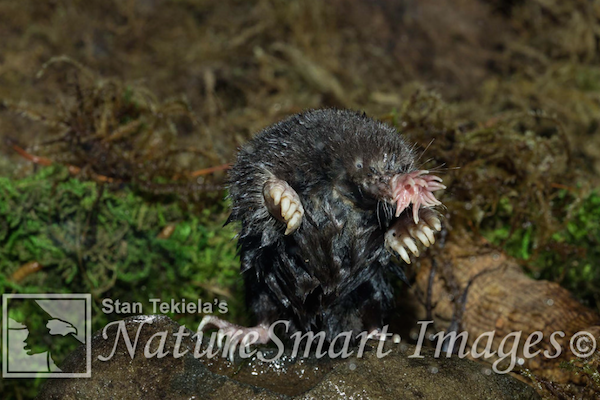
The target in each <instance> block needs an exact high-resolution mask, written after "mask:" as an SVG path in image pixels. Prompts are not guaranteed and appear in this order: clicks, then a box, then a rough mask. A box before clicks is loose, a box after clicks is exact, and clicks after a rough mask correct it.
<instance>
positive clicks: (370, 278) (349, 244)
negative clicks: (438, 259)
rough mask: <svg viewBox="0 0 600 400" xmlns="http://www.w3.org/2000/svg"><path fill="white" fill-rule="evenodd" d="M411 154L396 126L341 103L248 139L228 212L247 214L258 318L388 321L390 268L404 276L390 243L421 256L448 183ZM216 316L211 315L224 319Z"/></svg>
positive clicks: (355, 327) (251, 293)
mask: <svg viewBox="0 0 600 400" xmlns="http://www.w3.org/2000/svg"><path fill="white" fill-rule="evenodd" d="M414 164H415V154H414V152H413V150H412V148H411V147H410V146H409V145H408V144H406V142H405V141H404V140H403V139H402V137H401V136H400V135H399V134H398V133H397V132H396V131H395V130H394V129H393V128H390V127H388V126H387V125H384V124H382V123H379V122H376V121H374V120H371V119H369V118H367V117H365V116H363V115H360V114H357V113H355V112H352V111H344V110H315V111H308V112H305V113H302V114H299V115H295V116H292V117H290V118H288V119H286V120H285V121H283V122H280V123H278V124H275V125H273V126H271V127H269V128H267V129H265V130H264V131H262V132H260V133H259V134H258V135H257V136H256V137H255V138H254V139H252V140H251V141H250V142H249V143H247V144H246V145H245V146H244V147H243V148H242V149H241V150H240V152H239V154H238V158H237V162H236V164H235V165H234V167H233V169H232V170H231V174H230V186H229V189H230V197H231V200H232V203H233V210H232V214H231V217H230V221H239V222H241V232H240V234H239V238H238V246H239V250H240V256H241V262H242V267H241V273H242V275H243V278H244V281H245V285H246V296H247V302H248V305H249V307H250V309H251V310H252V312H253V313H254V314H255V316H256V317H257V319H258V322H259V325H258V327H257V328H259V329H263V328H264V327H266V326H268V325H269V324H270V323H272V322H275V321H277V320H289V321H290V329H291V330H292V331H303V332H307V331H325V333H326V336H327V338H328V339H329V340H331V339H332V338H333V337H334V336H335V335H337V334H339V333H341V332H345V331H353V332H354V333H355V334H357V333H358V332H362V331H369V332H371V331H373V330H376V329H378V328H380V327H381V326H382V323H383V319H384V317H385V315H386V311H387V310H388V309H389V308H390V306H391V304H392V296H393V293H392V281H393V276H394V275H395V276H398V277H401V278H403V277H404V275H403V271H402V268H401V267H400V266H399V265H398V264H397V263H395V262H393V260H392V257H393V255H394V254H397V255H399V256H400V257H401V258H402V259H404V260H405V261H406V262H408V263H409V262H410V258H409V255H408V252H407V251H406V249H408V250H409V251H410V252H412V253H413V254H414V255H416V256H418V254H419V249H418V247H417V243H418V242H421V243H422V244H423V245H425V246H429V245H430V244H431V243H433V241H434V239H433V231H434V230H439V229H440V228H441V225H440V221H439V219H438V218H437V215H436V213H435V212H434V211H432V210H430V209H429V208H431V207H433V206H435V205H437V204H440V203H439V201H437V200H436V199H435V198H434V197H433V195H432V191H435V190H438V189H441V188H443V187H444V186H443V185H441V183H439V182H440V181H441V179H439V178H438V177H436V176H433V175H428V172H427V171H418V170H416V169H415V165H414ZM216 320H217V319H216V318H213V320H210V321H206V322H207V323H208V324H211V325H215V326H218V327H220V328H225V327H226V325H227V323H222V324H219V323H215V322H216ZM219 321H221V320H219ZM260 327H262V328H260ZM257 328H253V329H257ZM263 330H264V329H263ZM263 333H264V332H263ZM261 338H264V335H262V334H261Z"/></svg>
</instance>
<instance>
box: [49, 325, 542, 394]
mask: <svg viewBox="0 0 600 400" xmlns="http://www.w3.org/2000/svg"><path fill="white" fill-rule="evenodd" d="M138 332H139V336H138V339H137V346H136V345H135V340H136V335H138ZM105 333H106V336H103V332H97V333H96V334H95V335H94V336H93V339H92V377H91V378H89V379H49V380H48V382H46V384H45V385H44V387H43V388H42V391H41V392H40V394H39V396H38V399H87V398H90V399H91V398H93V399H141V398H143V399H227V400H231V399H238V398H240V399H243V398H247V399H311V398H322V399H339V398H355V399H368V398H378V399H386V398H389V399H537V398H539V397H538V395H537V394H536V393H535V391H534V390H533V389H532V388H531V387H529V386H527V385H526V384H524V383H522V382H520V381H518V380H516V379H514V378H513V377H511V376H508V375H497V374H495V373H493V372H491V371H490V369H489V368H487V367H486V366H484V365H481V364H478V363H475V362H472V361H469V360H461V359H459V358H450V359H447V358H439V359H436V358H433V357H432V352H430V351H428V350H426V349H423V350H422V352H421V354H422V355H424V356H425V357H424V358H408V357H409V356H410V355H412V354H413V353H414V351H415V350H414V347H412V346H408V345H395V344H391V343H388V344H386V346H385V348H384V349H383V350H384V351H387V350H391V352H390V353H389V354H388V355H386V356H385V357H382V358H378V357H377V344H378V343H377V342H373V343H374V345H372V346H367V347H366V349H365V352H364V354H363V356H362V357H361V358H358V357H356V351H355V352H354V354H353V355H351V356H350V357H348V358H346V359H341V358H339V359H329V358H328V357H323V358H321V359H317V358H315V357H309V358H296V359H291V358H290V357H289V355H288V354H289V353H284V355H283V356H282V357H281V358H279V359H278V361H271V362H263V361H260V360H259V359H257V357H256V355H255V356H254V357H251V358H248V359H238V360H236V362H235V363H230V362H229V361H227V360H226V359H224V358H222V357H213V358H208V357H207V356H203V357H195V354H194V352H196V353H202V352H205V351H206V350H207V348H206V346H205V345H203V346H199V347H198V348H196V341H195V340H194V339H193V338H192V332H190V331H189V330H187V329H185V328H183V327H181V326H180V325H179V324H177V323H176V322H174V321H173V320H171V319H170V318H168V317H164V316H138V317H131V318H127V319H125V320H123V321H120V322H119V323H114V324H113V325H111V326H109V327H108V328H107V329H106V332H105ZM123 333H127V337H128V338H129V340H130V345H129V347H128V345H127V341H126V340H124V338H125V336H124V335H123ZM117 336H118V338H119V339H118V342H117V345H116V346H115V338H116V337H117ZM205 342H207V340H205ZM315 347H316V346H315V345H313V348H315ZM326 350H327V349H325V351H326ZM84 351H85V349H84V348H83V347H82V348H80V349H78V350H77V351H75V352H74V353H73V354H71V355H70V356H69V357H68V358H67V359H66V360H65V363H64V364H63V365H62V369H63V371H80V370H81V368H82V364H84V363H85V362H86V360H85V354H84ZM276 352H277V349H274V350H272V352H271V351H270V350H265V351H264V352H263V353H262V354H263V357H265V358H272V357H274V355H275V353H276ZM131 354H133V358H132V357H131ZM99 357H100V358H99ZM103 360H105V361H103Z"/></svg>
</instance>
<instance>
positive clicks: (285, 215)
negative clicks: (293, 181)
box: [263, 178, 304, 235]
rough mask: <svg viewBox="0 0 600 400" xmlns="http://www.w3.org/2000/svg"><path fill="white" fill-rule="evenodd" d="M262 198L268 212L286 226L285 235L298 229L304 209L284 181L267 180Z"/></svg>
mask: <svg viewBox="0 0 600 400" xmlns="http://www.w3.org/2000/svg"><path fill="white" fill-rule="evenodd" d="M263 196H264V198H265V204H266V206H267V209H268V210H269V212H270V213H271V214H272V215H273V216H274V217H275V218H277V219H278V220H280V221H281V222H284V223H285V224H286V229H285V234H286V235H289V234H290V233H292V232H294V231H295V230H296V229H298V228H299V227H300V225H301V224H302V218H303V217H304V207H302V202H301V201H300V197H299V196H298V193H296V191H295V190H294V189H293V188H292V187H291V186H290V185H289V184H288V183H287V182H286V181H283V180H281V179H277V178H271V179H269V180H268V181H267V182H266V183H265V186H264V187H263Z"/></svg>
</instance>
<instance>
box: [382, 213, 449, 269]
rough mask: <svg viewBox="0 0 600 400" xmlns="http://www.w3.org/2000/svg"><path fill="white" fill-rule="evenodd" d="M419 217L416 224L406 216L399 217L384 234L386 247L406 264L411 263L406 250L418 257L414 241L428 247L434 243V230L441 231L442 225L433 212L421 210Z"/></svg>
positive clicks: (418, 252)
mask: <svg viewBox="0 0 600 400" xmlns="http://www.w3.org/2000/svg"><path fill="white" fill-rule="evenodd" d="M420 217H421V218H420V220H419V222H418V223H414V221H413V219H412V218H410V217H408V216H405V217H404V218H402V217H401V218H400V219H398V220H397V221H396V222H395V223H394V224H393V225H392V226H391V227H390V228H389V229H388V231H387V232H386V233H385V244H386V246H387V247H388V248H389V249H391V250H393V251H395V252H396V253H397V254H398V255H399V256H400V258H401V259H402V260H404V262H406V263H407V264H410V263H411V259H410V256H409V253H408V251H407V250H410V252H411V253H412V254H414V255H415V257H419V255H420V251H419V248H418V247H417V244H416V240H418V241H420V242H421V243H422V244H423V245H424V246H425V247H429V246H431V245H432V244H434V243H435V235H434V230H435V231H440V230H441V229H442V223H441V221H440V219H439V218H438V216H437V214H436V213H435V212H434V211H432V210H428V209H422V210H420ZM432 228H433V229H432Z"/></svg>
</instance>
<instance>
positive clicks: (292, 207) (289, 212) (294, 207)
mask: <svg viewBox="0 0 600 400" xmlns="http://www.w3.org/2000/svg"><path fill="white" fill-rule="evenodd" d="M297 209H298V204H296V202H295V201H293V202H292V203H291V204H290V208H288V210H287V213H286V214H285V215H284V216H283V219H285V220H286V221H287V220H289V219H290V218H292V217H293V216H294V213H295V212H296V210H297Z"/></svg>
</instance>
